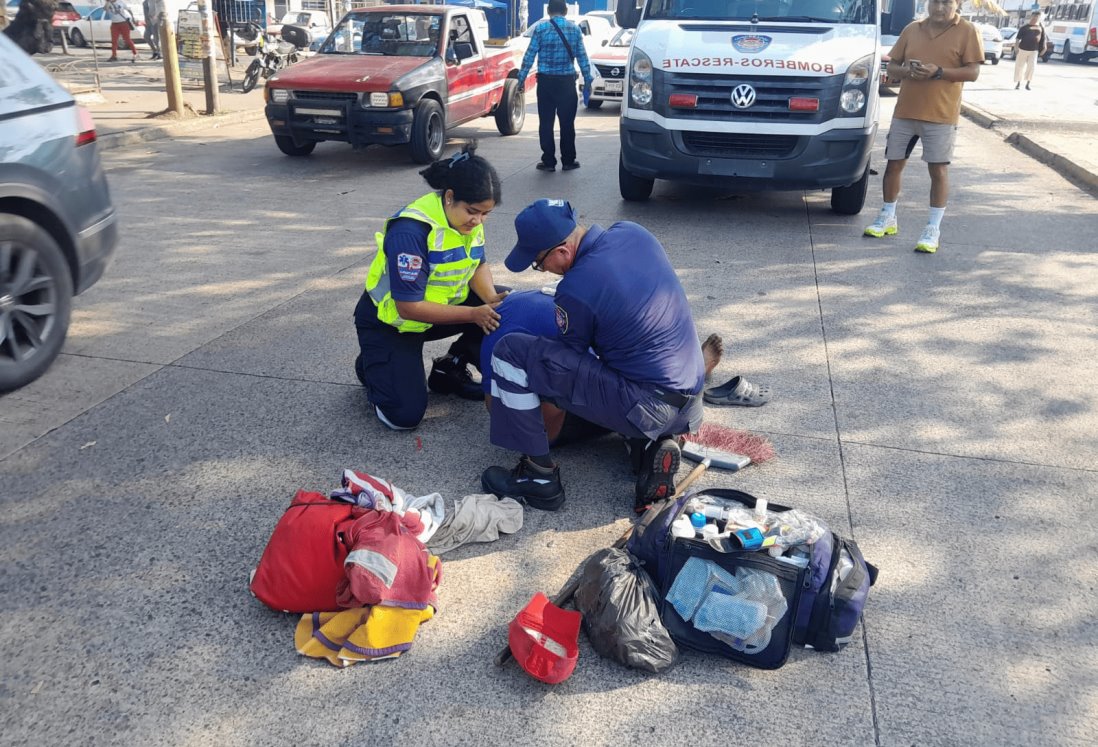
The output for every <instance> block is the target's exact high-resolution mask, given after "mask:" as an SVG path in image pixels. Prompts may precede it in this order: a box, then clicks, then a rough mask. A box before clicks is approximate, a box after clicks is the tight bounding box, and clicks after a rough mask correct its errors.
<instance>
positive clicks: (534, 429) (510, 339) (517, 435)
mask: <svg viewBox="0 0 1098 747" xmlns="http://www.w3.org/2000/svg"><path fill="white" fill-rule="evenodd" d="M542 399H546V400H548V401H550V402H552V403H553V404H555V405H556V406H557V407H559V408H561V409H562V410H567V411H568V412H571V413H574V414H576V415H578V416H579V417H581V418H583V419H584V420H589V421H591V422H592V423H596V424H598V425H601V426H603V427H604V428H609V429H610V430H612V431H616V432H617V433H620V434H622V435H623V436H625V437H626V438H649V439H656V438H659V437H660V436H663V435H668V434H679V433H688V432H691V431H695V430H697V428H698V427H699V426H700V425H701V418H702V398H701V397H700V396H694V397H692V398H690V401H689V402H688V404H686V405H685V406H684V407H682V408H678V407H674V406H673V405H670V404H668V403H666V402H664V401H663V400H661V399H659V398H657V397H656V396H655V395H654V394H653V393H652V388H651V387H649V386H648V385H645V384H640V383H637V382H635V381H632V380H630V379H627V378H625V377H624V376H622V375H621V374H619V373H618V372H616V371H614V370H613V369H612V368H610V367H608V366H607V365H606V364H604V363H603V362H602V361H601V360H599V359H598V358H596V357H595V356H593V355H591V354H590V353H587V352H583V353H581V352H578V351H576V350H574V349H573V348H571V347H569V346H567V345H565V344H564V343H562V342H560V341H559V340H550V339H546V338H544V337H534V336H533V335H527V334H523V333H521V332H513V333H511V334H509V335H506V336H504V338H503V339H502V340H500V341H499V342H498V343H497V344H496V347H495V349H494V350H493V351H492V414H491V422H492V428H491V440H492V443H493V444H495V445H496V446H499V447H502V448H504V449H512V450H514V451H518V452H521V453H523V454H532V455H534V456H540V455H543V454H548V453H549V440H548V438H547V436H546V434H545V423H544V422H543V421H542V418H541V400H542Z"/></svg>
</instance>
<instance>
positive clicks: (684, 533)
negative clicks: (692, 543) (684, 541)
mask: <svg viewBox="0 0 1098 747" xmlns="http://www.w3.org/2000/svg"><path fill="white" fill-rule="evenodd" d="M671 536H672V537H693V536H694V525H693V524H691V523H690V517H689V516H685V515H683V516H680V517H679V518H677V519H675V521H673V522H672V523H671Z"/></svg>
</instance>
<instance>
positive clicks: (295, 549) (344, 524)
mask: <svg viewBox="0 0 1098 747" xmlns="http://www.w3.org/2000/svg"><path fill="white" fill-rule="evenodd" d="M362 512H363V510H362V509H360V508H358V507H357V506H353V505H351V504H349V503H342V502H340V501H333V500H329V499H328V498H326V497H325V496H323V495H321V494H320V493H308V492H306V491H304V490H299V491H297V495H295V496H294V499H293V501H292V502H291V503H290V507H289V508H287V509H286V513H284V514H282V518H281V519H279V520H278V524H277V525H276V526H275V528H274V532H273V533H272V534H271V538H270V539H269V540H268V541H267V548H266V549H265V550H264V551H263V557H261V558H260V559H259V565H258V566H257V567H256V569H255V572H254V573H253V574H252V582H251V589H252V593H253V594H255V596H256V598H257V599H259V601H261V602H263V604H265V605H267V606H268V607H270V608H271V609H273V610H278V611H280V612H298V613H305V612H333V611H336V610H338V609H339V606H338V605H337V604H336V588H337V586H338V585H339V582H340V581H342V580H343V578H344V574H343V561H344V560H345V559H346V558H347V553H348V552H349V548H348V547H347V546H346V545H345V544H344V539H343V538H344V533H345V531H346V530H347V529H349V528H350V526H351V524H352V523H354V520H355V519H356V518H358V516H360V515H361V514H362Z"/></svg>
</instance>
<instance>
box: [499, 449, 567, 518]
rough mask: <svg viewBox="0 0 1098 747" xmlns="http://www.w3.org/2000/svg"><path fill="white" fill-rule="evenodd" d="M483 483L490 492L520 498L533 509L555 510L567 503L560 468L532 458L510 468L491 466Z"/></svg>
mask: <svg viewBox="0 0 1098 747" xmlns="http://www.w3.org/2000/svg"><path fill="white" fill-rule="evenodd" d="M480 484H481V485H482V486H483V487H484V490H485V491H487V492H489V493H493V494H495V495H497V496H499V497H500V498H504V497H507V498H514V499H516V500H520V501H522V502H523V503H525V504H526V505H527V506H530V508H539V509H541V510H542V511H556V510H557V509H558V508H560V507H561V506H563V505H564V485H562V484H561V482H560V467H557V466H554V467H539V466H538V465H536V464H534V462H533V461H531V459H530V457H526V456H524V457H523V458H522V459H519V463H518V466H516V467H515V468H514V469H513V470H510V471H508V470H507V469H505V468H504V467H489V468H488V469H486V470H484V473H483V474H482V475H481V476H480Z"/></svg>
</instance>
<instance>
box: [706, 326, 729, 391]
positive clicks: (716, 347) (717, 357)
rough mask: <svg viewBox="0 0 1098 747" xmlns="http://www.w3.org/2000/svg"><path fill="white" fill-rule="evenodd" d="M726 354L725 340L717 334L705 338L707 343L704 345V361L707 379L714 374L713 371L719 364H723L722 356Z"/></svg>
mask: <svg viewBox="0 0 1098 747" xmlns="http://www.w3.org/2000/svg"><path fill="white" fill-rule="evenodd" d="M723 354H724V340H722V339H721V336H720V335H718V334H717V333H716V332H714V333H713V334H711V335H709V337H706V338H705V342H703V343H702V359H703V360H704V361H705V378H707V379H708V378H709V375H710V374H711V373H713V369H714V368H716V367H717V364H718V363H720V362H721V355H723Z"/></svg>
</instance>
